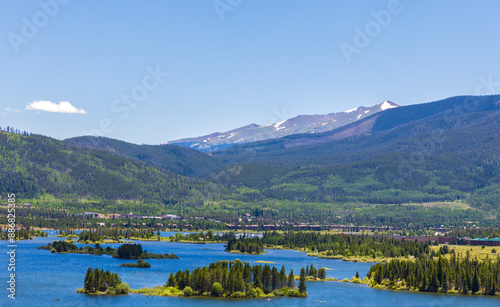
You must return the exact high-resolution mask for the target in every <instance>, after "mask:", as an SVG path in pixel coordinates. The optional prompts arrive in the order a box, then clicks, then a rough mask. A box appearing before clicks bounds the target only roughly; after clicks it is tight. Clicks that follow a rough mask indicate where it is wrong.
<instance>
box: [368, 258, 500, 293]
mask: <svg viewBox="0 0 500 307" xmlns="http://www.w3.org/2000/svg"><path fill="white" fill-rule="evenodd" d="M367 277H368V279H369V280H368V281H367V283H368V284H369V285H370V286H371V287H374V288H382V289H384V288H385V289H392V290H407V291H423V292H441V293H458V294H483V295H498V294H499V293H500V287H499V286H500V258H497V259H496V260H494V261H490V260H488V261H478V260H477V259H471V258H470V256H469V255H466V256H465V257H464V258H461V257H460V256H457V255H456V254H455V253H453V254H452V255H451V257H450V258H449V259H448V258H446V257H443V256H442V255H439V257H438V258H437V259H432V258H430V259H429V258H425V257H423V258H417V259H415V260H401V259H394V260H392V261H389V263H386V264H375V265H373V266H372V267H371V268H370V271H369V272H368V274H367Z"/></svg>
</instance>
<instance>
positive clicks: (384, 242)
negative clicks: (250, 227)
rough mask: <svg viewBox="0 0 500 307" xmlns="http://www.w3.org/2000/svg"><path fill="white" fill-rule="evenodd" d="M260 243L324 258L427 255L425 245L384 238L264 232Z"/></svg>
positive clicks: (427, 251)
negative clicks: (317, 253) (311, 252)
mask: <svg viewBox="0 0 500 307" xmlns="http://www.w3.org/2000/svg"><path fill="white" fill-rule="evenodd" d="M262 242H263V243H264V244H265V245H269V246H283V247H285V248H289V249H298V248H306V249H309V250H311V251H317V252H327V256H333V255H342V256H371V257H373V258H380V257H406V256H414V257H420V256H424V255H427V254H429V253H430V249H429V245H428V243H423V242H416V241H397V240H394V239H392V238H386V237H383V236H380V237H376V236H368V235H363V234H362V235H344V234H324V233H318V232H286V233H284V234H279V233H277V232H265V233H264V234H263V238H262Z"/></svg>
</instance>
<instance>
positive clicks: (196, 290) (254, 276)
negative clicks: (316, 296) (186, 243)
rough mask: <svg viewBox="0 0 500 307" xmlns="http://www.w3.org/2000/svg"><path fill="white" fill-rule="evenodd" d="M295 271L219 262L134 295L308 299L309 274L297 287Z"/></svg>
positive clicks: (175, 275)
mask: <svg viewBox="0 0 500 307" xmlns="http://www.w3.org/2000/svg"><path fill="white" fill-rule="evenodd" d="M294 279H295V278H294V274H293V270H291V271H290V273H289V274H288V275H286V272H285V267H284V266H282V268H281V270H280V271H278V269H276V268H275V267H272V268H271V267H270V266H269V265H264V266H262V265H254V266H250V265H249V264H248V263H247V262H245V263H243V262H241V261H239V260H235V261H218V262H214V263H211V264H210V265H209V266H208V267H203V268H200V267H198V268H196V269H195V270H193V271H189V270H185V271H181V270H179V271H178V272H177V273H175V274H174V273H170V276H169V278H168V281H167V283H166V284H165V285H164V286H157V287H154V288H142V289H140V290H134V289H131V290H130V292H132V293H141V294H143V295H155V296H198V297H200V296H201V297H224V298H257V297H274V296H289V297H306V296H307V292H306V288H307V287H306V283H305V281H306V271H305V269H304V268H302V269H301V271H300V278H299V284H298V287H297V288H296V287H295V280H294Z"/></svg>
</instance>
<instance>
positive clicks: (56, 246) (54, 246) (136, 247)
mask: <svg viewBox="0 0 500 307" xmlns="http://www.w3.org/2000/svg"><path fill="white" fill-rule="evenodd" d="M38 249H45V250H49V251H50V252H51V253H59V254H89V255H110V256H112V257H113V258H119V259H179V257H178V256H177V255H175V254H168V253H166V254H155V253H148V252H147V251H143V249H142V246H141V244H123V245H121V246H120V247H118V248H112V247H109V246H108V247H106V248H103V247H102V246H101V245H100V244H95V245H94V246H93V247H92V246H85V247H78V246H76V245H75V244H73V243H70V242H67V241H53V242H52V243H48V244H47V245H43V246H40V247H38Z"/></svg>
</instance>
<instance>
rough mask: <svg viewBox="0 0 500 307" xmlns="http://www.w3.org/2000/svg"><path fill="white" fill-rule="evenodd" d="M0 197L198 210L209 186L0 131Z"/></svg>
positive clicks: (129, 162)
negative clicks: (133, 203) (132, 203)
mask: <svg viewBox="0 0 500 307" xmlns="http://www.w3.org/2000/svg"><path fill="white" fill-rule="evenodd" d="M0 149H1V150H0V166H1V171H0V181H1V182H2V185H1V186H0V193H1V194H6V193H14V192H15V193H16V194H17V195H18V197H22V198H25V199H30V198H37V197H40V196H44V195H51V196H53V197H55V198H59V199H81V198H88V199H101V200H130V201H138V202H143V203H152V202H155V203H161V204H163V205H166V206H170V205H172V206H173V205H176V204H189V205H190V206H192V205H196V204H201V203H202V202H203V199H204V198H205V197H206V196H207V193H210V188H211V186H213V185H209V184H206V183H204V182H200V181H194V180H192V179H187V178H184V177H181V176H179V175H176V174H174V173H172V172H170V171H167V170H165V169H162V168H158V167H154V166H151V165H148V164H146V163H144V162H141V161H136V160H132V159H128V158H124V157H121V156H117V155H114V154H110V153H107V152H105V151H102V150H96V149H88V148H82V147H77V146H74V145H70V144H67V143H65V142H61V141H57V140H55V139H52V138H49V137H45V136H40V135H20V134H13V133H8V132H3V131H0Z"/></svg>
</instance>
